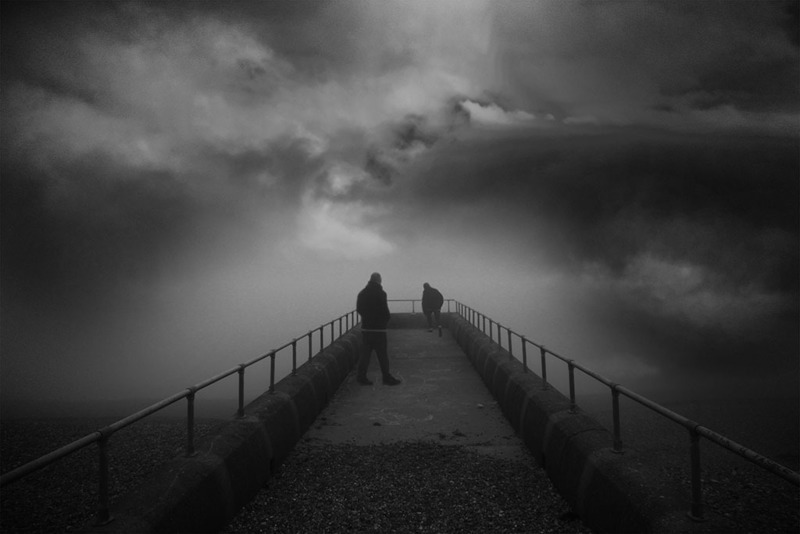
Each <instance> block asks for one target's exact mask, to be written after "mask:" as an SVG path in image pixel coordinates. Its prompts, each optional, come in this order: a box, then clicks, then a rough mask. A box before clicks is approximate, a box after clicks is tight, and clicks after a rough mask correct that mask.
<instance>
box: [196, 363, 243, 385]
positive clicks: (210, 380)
mask: <svg viewBox="0 0 800 534" xmlns="http://www.w3.org/2000/svg"><path fill="white" fill-rule="evenodd" d="M238 372H239V366H238V365H237V366H236V367H231V368H230V369H228V370H227V371H224V372H222V373H220V374H218V375H216V376H212V377H211V378H207V379H205V380H203V381H202V382H198V383H197V384H195V385H194V386H192V387H191V388H190V389H192V390H194V391H199V390H201V389H205V388H207V387H208V386H210V385H211V384H216V383H217V382H219V381H220V380H222V379H223V378H228V377H229V376H231V375H232V374H234V373H238Z"/></svg>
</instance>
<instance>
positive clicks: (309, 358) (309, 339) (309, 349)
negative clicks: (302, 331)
mask: <svg viewBox="0 0 800 534" xmlns="http://www.w3.org/2000/svg"><path fill="white" fill-rule="evenodd" d="M306 335H307V336H308V361H311V354H312V350H313V349H312V348H311V345H313V344H314V343H313V341H314V340H313V338H314V335H313V332H312V331H311V330H309V331H308V334H306Z"/></svg>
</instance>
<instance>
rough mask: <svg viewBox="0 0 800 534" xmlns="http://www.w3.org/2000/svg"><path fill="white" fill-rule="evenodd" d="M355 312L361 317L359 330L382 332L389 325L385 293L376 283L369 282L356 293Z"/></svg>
mask: <svg viewBox="0 0 800 534" xmlns="http://www.w3.org/2000/svg"><path fill="white" fill-rule="evenodd" d="M356 311H357V312H358V313H359V315H361V328H367V329H370V330H382V329H384V328H386V325H387V324H388V323H389V318H390V317H391V314H390V313H389V304H388V303H387V302H386V291H384V290H383V288H382V287H381V285H380V284H378V283H377V282H373V281H369V282H368V283H367V287H365V288H364V289H362V290H361V291H360V292H359V293H358V299H357V300H356Z"/></svg>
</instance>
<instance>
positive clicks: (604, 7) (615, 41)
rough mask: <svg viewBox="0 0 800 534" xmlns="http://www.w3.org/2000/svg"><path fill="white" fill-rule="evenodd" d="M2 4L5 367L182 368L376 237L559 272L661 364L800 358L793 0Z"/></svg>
mask: <svg viewBox="0 0 800 534" xmlns="http://www.w3.org/2000/svg"><path fill="white" fill-rule="evenodd" d="M0 8H2V17H0V20H1V23H2V40H3V43H2V48H1V49H0V54H1V55H2V58H0V59H2V68H3V76H2V80H0V84H2V95H0V97H1V98H0V103H1V104H2V114H3V124H4V134H3V138H2V141H1V142H0V150H1V152H0V165H2V176H0V185H1V186H2V196H0V202H2V225H3V232H2V234H1V235H0V239H2V243H1V245H2V249H3V253H2V277H3V279H2V282H3V311H4V314H3V315H4V319H3V329H4V336H3V337H4V339H6V338H7V333H8V332H10V331H11V330H12V327H13V332H14V339H16V341H15V342H14V344H10V343H5V342H4V355H3V357H4V367H5V369H9V367H8V365H7V362H9V361H10V362H12V363H14V364H19V367H20V368H22V367H24V365H23V364H21V363H20V362H26V361H29V360H31V361H32V359H33V358H35V357H38V356H37V355H38V354H45V353H58V354H65V357H64V361H66V360H68V359H70V361H72V360H71V359H73V358H74V361H75V362H76V363H80V362H85V361H87V360H86V358H91V357H97V354H105V350H106V349H105V343H122V342H121V341H120V340H122V339H125V340H127V338H126V337H125V336H127V335H128V334H127V332H128V331H129V330H131V331H133V330H135V331H136V332H137V335H138V336H140V337H139V338H137V339H136V340H135V342H131V343H128V342H127V341H126V342H125V343H124V345H125V346H126V351H127V352H126V354H127V355H128V356H127V357H128V358H131V361H136V360H135V358H136V356H134V355H138V354H140V353H142V352H147V350H150V351H151V352H152V353H153V354H154V356H152V357H151V359H150V360H149V361H148V364H149V365H138V364H137V365H136V367H137V369H149V368H150V367H158V366H160V365H162V362H161V360H160V359H159V358H158V357H157V356H155V354H156V353H158V354H161V355H165V356H164V358H163V360H164V361H165V362H167V363H166V364H164V365H169V366H174V367H177V366H176V365H175V364H174V362H175V360H173V359H172V356H171V354H172V353H175V354H181V353H186V352H191V351H189V350H188V349H187V347H190V346H193V345H192V343H193V342H196V344H197V345H196V346H202V347H204V348H205V347H206V346H207V345H208V346H210V345H213V344H214V342H215V340H216V337H215V336H214V334H213V333H212V329H211V328H210V327H209V325H220V326H219V332H236V331H237V330H236V327H237V325H239V324H241V323H243V322H246V319H247V318H250V317H257V318H258V321H261V320H262V315H264V314H268V313H270V312H271V311H272V310H274V309H276V308H277V307H278V306H275V305H274V303H275V302H280V303H281V306H283V305H284V304H285V303H289V305H294V306H296V307H297V308H299V309H302V310H305V309H314V310H318V309H320V308H319V307H320V306H324V305H326V303H325V302H323V301H324V299H320V298H318V297H317V295H316V294H315V291H314V290H313V289H311V288H310V287H309V286H310V285H313V284H314V283H316V284H317V285H316V286H315V287H316V290H317V291H321V292H323V293H325V294H326V295H333V296H332V297H331V300H332V301H333V300H335V301H339V299H342V300H341V301H342V302H344V300H346V299H345V298H344V297H342V295H341V294H340V293H339V292H340V291H341V290H342V289H341V288H342V287H343V286H344V285H346V284H344V283H342V281H343V280H345V279H347V277H348V276H351V274H350V273H354V272H356V271H358V270H359V269H361V268H363V267H364V265H366V263H370V264H372V263H380V264H381V265H386V266H387V267H391V268H394V269H396V270H397V272H398V273H400V275H401V277H403V278H404V281H405V283H407V284H408V287H411V286H412V285H414V284H416V278H420V279H423V278H424V279H428V278H429V277H428V274H429V272H430V270H431V269H433V268H434V267H432V265H434V264H435V265H436V266H438V270H441V271H442V272H445V271H447V272H448V273H451V272H452V273H454V275H453V277H452V279H450V280H448V282H450V283H451V284H452V285H453V287H452V288H451V289H452V291H453V292H456V291H458V292H461V294H459V295H454V296H456V297H459V298H465V299H469V297H470V295H483V294H488V292H489V289H488V288H490V287H492V286H495V285H497V286H500V285H504V284H505V286H508V287H511V286H513V285H514V284H516V283H519V284H522V285H524V284H530V285H536V284H538V283H539V282H540V281H542V280H544V282H542V283H545V284H546V283H547V280H549V279H551V278H552V279H558V281H557V282H554V283H553V284H554V285H553V287H554V288H557V290H558V292H566V291H568V290H570V289H571V288H576V289H574V291H575V292H576V293H577V294H578V296H577V297H576V300H575V302H577V303H578V304H576V305H575V307H574V309H571V310H569V311H570V317H572V316H576V315H577V316H580V315H581V314H585V315H586V316H587V317H588V318H587V317H584V319H586V320H585V321H584V322H583V323H581V322H580V319H576V325H577V326H576V330H580V331H581V333H584V332H588V331H589V330H590V329H591V328H594V327H596V326H597V325H604V328H605V334H603V335H607V336H608V337H609V338H611V337H613V338H614V339H615V340H617V341H618V342H619V344H620V345H621V346H623V347H624V348H625V351H627V352H628V353H630V354H638V353H640V352H641V353H645V354H648V356H643V357H644V358H649V359H650V360H649V362H650V363H653V367H659V368H666V367H669V368H671V369H672V368H674V369H679V368H698V369H708V368H709V365H711V364H710V363H709V362H713V361H716V359H718V358H720V357H721V355H725V354H728V355H729V356H728V357H729V358H730V359H731V362H732V363H736V365H740V364H741V365H744V364H745V363H746V359H745V358H744V347H749V348H752V347H755V346H759V345H758V344H759V342H760V341H763V340H768V341H769V343H771V344H772V345H770V347H771V348H770V350H769V351H767V352H769V353H770V354H772V353H776V354H780V356H778V357H777V358H783V360H786V355H787V354H788V355H791V356H792V357H794V358H795V359H796V354H797V350H796V348H797V344H798V343H797V340H796V336H795V333H796V329H795V328H790V327H787V324H788V323H790V322H791V320H792V319H796V318H797V315H798V312H797V305H796V303H797V292H798V289H797V285H798V282H797V276H796V274H797V268H798V253H797V250H796V248H797V247H796V243H797V237H798V235H797V234H798V230H797V228H798V209H797V204H796V201H797V197H798V186H797V183H798V179H797V160H798V154H797V142H796V141H797V139H796V136H797V112H798V110H799V109H800V106H798V98H797V93H798V80H800V74H799V73H798V69H800V66H799V63H800V62H798V46H797V31H796V27H797V24H796V20H797V4H796V3H786V2H759V3H756V2H741V3H739V2H737V3H734V4H731V3H727V2H725V3H722V2H657V1H652V2H644V1H642V2H578V1H576V2H561V1H552V2H547V1H542V2H488V1H487V2H484V1H482V0H474V1H466V0H458V1H452V2H448V1H445V0H442V1H437V2H427V1H423V0H420V1H414V0H410V1H403V2H361V1H354V2H347V1H343V2H316V1H315V2H307V1H299V2H251V1H242V2H238V1H234V2H191V3H173V2H170V3H165V2H113V3H111V2H97V3H91V2H59V3H43V2H23V3H9V2H2V3H0ZM590 125H593V126H590ZM440 250H443V251H444V252H442V253H441V254H439V256H437V254H436V253H437V252H439V251H440ZM446 254H449V255H450V257H451V258H453V261H451V259H450V258H446V257H445V255H446ZM498 268H499V272H501V273H504V274H497V272H498ZM371 269H372V268H370V269H367V270H368V271H369V270H371ZM451 269H452V271H451ZM505 273H510V274H507V275H506V274H505ZM330 277H333V278H334V283H333V284H331V283H329V282H328V280H329V279H330ZM517 277H518V278H519V280H518V279H517ZM532 281H533V282H532ZM359 283H361V280H360V277H359ZM559 284H560V285H559ZM331 285H332V286H335V287H334V288H333V289H331V287H329V286H331ZM505 286H504V287H505ZM553 291H554V294H555V292H556V289H554V290H553ZM482 292H484V293H482ZM509 294H511V293H509ZM513 294H514V295H516V292H515V293H513ZM297 295H302V297H301V298H300V299H299V300H298V298H297ZM398 296H403V297H405V296H407V295H398ZM33 297H36V299H38V301H36V302H33ZM513 298H517V299H520V300H519V301H518V302H510V303H509V304H510V305H512V306H517V307H518V309H521V310H523V311H525V310H530V309H531V304H530V303H528V302H522V300H521V297H513ZM48 299H49V302H50V303H52V304H53V306H39V305H38V304H41V303H42V302H45V303H46V302H47V301H48ZM73 299H75V300H73ZM304 299H305V300H304ZM347 299H349V297H347ZM554 299H555V297H554ZM300 301H302V302H300ZM74 302H83V303H84V304H85V306H83V309H81V310H77V311H78V312H79V313H76V314H72V315H70V312H71V311H72V310H73V308H74V307H71V305H72V304H73V303H74ZM220 302H228V307H227V308H224V307H223V308H221V307H220V305H219V303H220ZM242 302H246V303H247V304H246V305H245V307H246V308H247V309H246V310H245V311H243V309H244V308H242V306H243V305H242ZM348 302H349V300H348ZM487 302H488V301H487ZM328 304H330V303H328ZM548 304H552V302H549V303H548ZM137 306H138V308H137ZM330 306H333V304H330ZM132 308H137V309H135V310H133V311H131V310H132ZM56 309H57V310H60V311H53V312H52V313H50V312H47V313H49V316H48V320H47V321H42V322H38V323H37V320H38V318H39V317H40V316H42V315H43V314H44V315H46V313H45V311H44V310H56ZM9 310H10V311H9ZM176 310H178V311H176ZM186 310H191V311H188V312H187V311H186ZM280 311H281V312H282V316H283V320H284V321H288V320H289V319H288V316H289V315H294V313H298V314H299V313H301V312H298V311H287V310H280ZM336 311H337V312H338V311H339V310H338V308H337V310H336ZM16 312H19V313H16ZM62 312H63V313H62ZM276 313H277V312H276ZM212 317H213V319H212ZM104 318H114V320H108V321H106V320H100V321H99V322H98V319H104ZM117 318H119V320H117ZM230 318H236V319H235V320H234V319H230ZM322 319H327V317H322V318H320V320H322ZM225 320H230V324H227V323H225ZM570 320H571V319H570ZM115 321H116V322H115ZM255 321H256V319H253V322H255ZM162 323H163V324H165V325H167V326H162ZM139 325H144V326H139ZM745 327H746V328H745ZM115 329H116V330H115ZM181 329H183V331H185V332H186V338H185V339H182V340H181V341H175V335H174V332H173V330H181ZM43 330H47V331H48V332H49V334H48V337H47V338H46V339H47V343H44V342H37V341H36V340H37V339H43V337H42V336H41V332H42V331H43ZM105 330H108V331H109V332H122V333H123V335H121V336H115V335H112V334H108V335H107V336H106V337H104V338H102V336H101V338H100V339H99V338H98V337H97V334H96V332H97V331H105ZM261 332H262V328H260V327H258V328H253V330H252V331H250V332H249V333H248V335H247V336H237V340H242V339H247V340H249V341H251V342H252V343H253V344H255V343H256V340H257V339H258V335H260V333H261ZM229 335H233V334H229ZM586 335H587V337H588V334H586ZM576 336H577V334H576ZM576 336H572V337H573V338H574V337H576ZM793 336H794V337H793ZM195 337H196V338H197V339H196V340H195ZM217 337H218V336H217ZM601 337H602V336H601ZM92 340H94V341H92ZM151 340H155V343H154V342H152V341H151ZM238 342H239V341H237V343H238ZM37 343H38V344H37ZM709 343H710V344H711V345H712V346H710V347H709ZM769 343H768V344H769ZM62 344H63V346H64V347H65V348H64V349H63V350H62V348H61V346H62ZM156 345H158V346H161V348H160V352H158V351H155V350H152V349H153V347H154V346H156ZM653 345H656V347H655V348H654V347H653ZM648 346H649V349H647V347H648ZM35 347H38V349H37V348H35ZM773 349H774V350H773ZM88 353H92V354H94V356H86V354H88ZM674 353H677V354H678V355H677V356H674V355H673V354H674ZM8 355H10V356H8ZM765 358H767V359H768V360H769V359H770V358H773V356H769V355H767V356H766V357H765ZM123 359H124V358H123V357H122V356H118V357H116V359H110V361H113V362H114V363H118V362H120V361H122V360H123ZM783 360H782V361H783ZM208 361H211V357H210V356H209V360H208ZM770 361H772V360H770ZM664 362H668V363H664ZM656 364H658V365H656ZM76 369H77V366H76ZM214 370H217V367H215V368H214ZM26 372H28V374H29V375H30V376H32V375H34V374H35V373H33V372H32V371H31V370H30V368H29V369H28V371H26ZM76 374H77V373H76ZM4 376H6V373H4ZM7 376H12V375H7ZM14 376H19V375H14ZM4 380H6V381H5V382H4V390H6V391H7V390H8V388H7V387H5V386H6V385H7V384H8V380H14V378H13V376H12V378H11V379H8V378H4ZM78 380H79V379H78V378H77V377H76V381H78ZM65 387H66V386H65ZM16 390H17V391H24V388H23V387H22V386H18V387H17V388H16Z"/></svg>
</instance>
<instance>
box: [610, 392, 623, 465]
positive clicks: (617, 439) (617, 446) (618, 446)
mask: <svg viewBox="0 0 800 534" xmlns="http://www.w3.org/2000/svg"><path fill="white" fill-rule="evenodd" d="M618 385H619V384H612V385H611V404H612V408H613V412H614V449H613V452H616V453H618V454H620V453H623V452H625V451H624V450H623V449H622V429H621V428H620V423H619V391H618V390H617V386H618Z"/></svg>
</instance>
